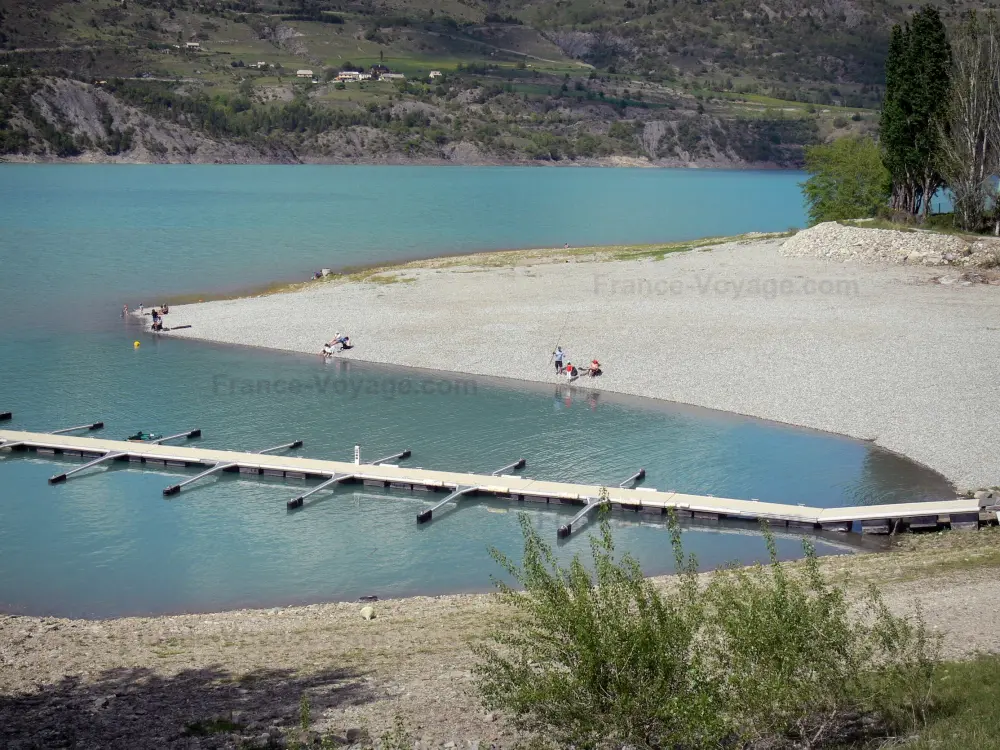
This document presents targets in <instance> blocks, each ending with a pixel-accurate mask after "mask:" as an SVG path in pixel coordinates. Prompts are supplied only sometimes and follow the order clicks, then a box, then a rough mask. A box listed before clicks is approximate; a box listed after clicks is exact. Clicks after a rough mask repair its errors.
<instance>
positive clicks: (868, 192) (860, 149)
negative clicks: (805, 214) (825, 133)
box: [802, 137, 891, 224]
mask: <svg viewBox="0 0 1000 750" xmlns="http://www.w3.org/2000/svg"><path fill="white" fill-rule="evenodd" d="M806 171H807V172H808V173H809V178H808V179H807V180H806V181H805V182H804V183H802V192H803V194H804V196H805V200H806V204H807V205H808V208H809V220H810V221H811V222H812V223H813V224H816V223H818V222H821V221H839V220H842V219H863V218H868V217H870V216H875V215H876V214H877V213H878V211H879V209H880V208H883V207H885V206H886V205H887V204H888V202H889V190H890V187H891V182H890V179H889V172H888V170H887V169H886V168H885V167H884V166H883V164H882V157H881V155H880V154H879V147H878V144H876V143H875V141H873V140H872V139H871V138H868V137H861V138H855V137H846V138H840V139H838V140H835V141H834V142H833V143H826V144H822V145H819V146H810V147H808V148H806Z"/></svg>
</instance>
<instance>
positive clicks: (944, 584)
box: [0, 529, 1000, 750]
mask: <svg viewBox="0 0 1000 750" xmlns="http://www.w3.org/2000/svg"><path fill="white" fill-rule="evenodd" d="M998 542H1000V532H998V530H996V529H987V530H983V531H980V532H978V533H974V534H959V533H947V534H934V535H926V536H920V537H905V538H904V540H903V542H902V544H901V545H900V546H899V547H898V548H897V549H896V550H894V551H892V552H888V553H882V554H874V555H858V556H848V557H840V558H824V559H823V560H822V561H821V564H822V566H823V568H824V570H826V571H827V573H828V574H830V575H831V576H832V577H833V578H834V579H835V580H839V581H842V582H844V583H845V584H846V585H848V586H849V588H850V589H851V590H852V591H861V590H863V588H864V586H865V585H866V584H867V583H868V582H870V581H878V582H880V584H881V585H882V587H883V590H884V591H885V594H886V599H887V602H888V604H889V605H890V607H891V608H892V609H893V610H894V611H897V612H909V611H912V610H913V608H914V607H915V606H916V604H917V603H918V602H919V603H920V605H921V607H922V609H923V612H924V616H925V618H926V620H927V623H928V624H929V625H930V626H931V627H932V628H935V629H937V630H938V631H939V632H942V633H943V634H944V655H945V656H946V657H947V658H961V657H963V656H966V655H969V654H972V653H974V652H977V651H990V652H1000V608H998V606H997V600H996V586H995V583H994V580H995V577H996V574H997V572H998V571H1000V545H998ZM663 580H664V582H665V583H668V582H669V579H663ZM362 606H363V605H362V604H354V603H342V604H322V605H313V606H309V607H290V608H284V609H271V610H252V611H239V612H226V613H221V614H209V615H180V616H174V617H160V618H146V619H143V618H127V619H120V620H107V621H81V620H77V621H70V620H60V619H54V618H32V617H4V618H0V745H2V746H3V747H5V748H10V750H15V748H28V747H37V746H39V744H40V745H41V746H44V747H50V746H60V744H62V745H65V744H66V743H76V746H79V747H129V748H142V747H150V748H152V747H165V746H168V747H185V748H186V747H231V746H235V743H236V741H237V740H236V736H235V735H232V734H228V733H225V732H220V733H217V734H210V735H208V736H201V737H194V736H188V734H190V733H191V732H192V731H197V730H198V729H199V728H202V729H203V728H204V727H205V726H208V725H207V724H205V722H207V721H209V720H212V719H218V718H220V717H222V718H224V719H226V720H227V721H233V722H235V723H238V724H239V725H241V727H242V729H241V730H240V731H239V737H241V738H243V739H245V740H248V741H250V742H251V743H256V744H257V745H258V746H263V745H264V744H265V743H266V742H267V740H268V737H269V736H274V737H277V736H279V735H281V734H282V731H283V728H287V727H290V726H294V725H296V724H297V723H298V716H299V702H300V699H301V696H302V694H303V693H306V694H307V695H308V696H309V700H310V704H311V718H312V720H313V721H314V726H315V727H317V728H318V729H323V730H324V731H326V730H332V731H334V732H336V733H337V734H338V735H340V736H343V737H346V735H347V731H348V730H349V729H350V730H357V729H362V728H366V729H367V730H368V731H370V732H371V734H372V735H373V736H379V735H380V734H381V733H382V732H383V731H385V730H386V729H388V728H389V727H390V726H391V725H392V723H393V720H394V717H396V716H400V717H402V718H403V720H404V722H405V723H406V725H407V726H408V727H409V728H410V731H411V732H413V733H414V735H415V737H416V738H418V739H421V740H422V742H423V745H424V746H426V747H430V746H435V745H445V743H448V742H455V743H457V746H458V747H467V746H468V744H467V743H469V742H476V741H478V742H480V743H482V746H484V747H485V746H488V745H496V746H498V747H510V746H512V745H513V744H514V743H515V742H516V739H517V737H516V734H515V733H514V732H513V730H512V729H511V728H510V727H509V726H508V725H507V724H506V723H505V721H504V720H503V718H502V717H500V716H497V715H495V714H489V713H485V712H484V711H483V709H482V708H481V706H480V705H479V701H478V698H477V696H476V693H475V690H474V686H473V683H472V675H471V672H470V668H471V664H472V655H471V652H470V649H469V646H470V644H471V643H472V642H474V641H475V640H476V639H478V638H481V637H482V636H483V634H484V632H485V630H486V629H487V628H488V627H489V625H490V624H492V623H493V622H495V620H496V618H497V616H498V614H499V613H498V610H497V608H496V605H495V604H494V602H493V600H492V598H491V597H489V596H483V595H471V596H443V597H434V598H427V597H418V598H412V599H401V600H396V601H385V602H379V603H377V604H376V605H375V609H376V613H377V617H376V619H374V620H372V621H366V620H364V619H363V618H362V617H361V615H360V609H361V607H362ZM198 722H202V723H201V724H199V723H198ZM185 731H187V733H188V734H185ZM251 746H252V745H251Z"/></svg>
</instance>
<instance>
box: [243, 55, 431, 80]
mask: <svg viewBox="0 0 1000 750" xmlns="http://www.w3.org/2000/svg"><path fill="white" fill-rule="evenodd" d="M230 65H232V66H233V67H234V68H252V69H255V70H271V69H272V68H275V67H278V68H280V67H281V66H280V65H279V66H274V65H272V64H270V63H267V62H263V61H258V62H256V63H250V64H247V63H244V62H243V61H242V60H233V61H232V62H231V63H230ZM442 75H443V74H442V73H441V71H440V70H432V71H431V72H430V73H429V74H428V76H427V78H428V79H429V80H431V81H433V80H436V79H438V78H441V76H442ZM295 77H296V78H306V79H309V80H311V81H312V82H313V83H319V79H318V78H317V76H316V73H315V72H314V71H312V70H311V69H309V68H300V69H299V70H296V71H295ZM405 78H406V76H405V75H403V74H402V73H395V72H393V71H392V70H390V69H389V67H388V66H386V65H382V64H378V65H372V66H371V68H369V69H368V70H356V69H349V70H341V71H340V72H338V73H337V75H336V76H334V77H333V78H332V79H329V80H332V81H335V82H337V83H354V82H359V81H402V80H404V79H405Z"/></svg>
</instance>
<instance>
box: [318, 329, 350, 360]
mask: <svg viewBox="0 0 1000 750" xmlns="http://www.w3.org/2000/svg"><path fill="white" fill-rule="evenodd" d="M350 348H351V337H350V336H348V335H347V334H341V333H339V332H338V333H337V335H336V336H334V337H333V338H332V339H330V340H329V341H327V342H326V343H325V344H323V351H322V352H320V353H321V354H322V355H323V357H324V358H328V357H332V356H333V355H334V354H336V353H337V352H342V351H344V350H345V349H350Z"/></svg>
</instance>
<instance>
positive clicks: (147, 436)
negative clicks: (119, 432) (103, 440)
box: [125, 430, 162, 442]
mask: <svg viewBox="0 0 1000 750" xmlns="http://www.w3.org/2000/svg"><path fill="white" fill-rule="evenodd" d="M161 437H162V435H157V434H155V433H153V432H143V431H142V430H139V431H138V432H137V433H135V434H134V435H129V436H128V437H127V438H125V439H126V440H131V441H132V442H142V441H144V440H159V439H160V438H161Z"/></svg>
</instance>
